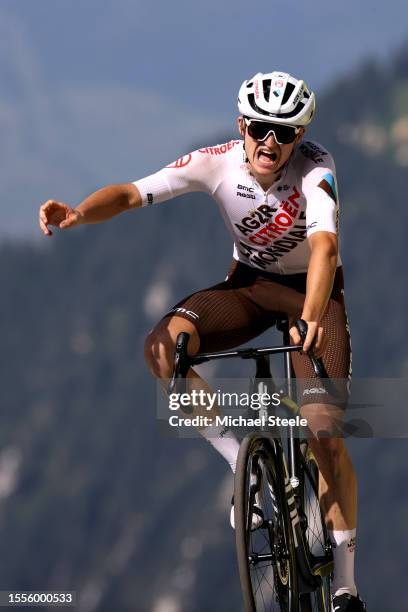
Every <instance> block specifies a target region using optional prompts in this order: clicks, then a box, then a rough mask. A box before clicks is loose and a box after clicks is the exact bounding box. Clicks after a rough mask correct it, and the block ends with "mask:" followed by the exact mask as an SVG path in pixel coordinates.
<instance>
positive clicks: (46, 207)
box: [39, 200, 82, 236]
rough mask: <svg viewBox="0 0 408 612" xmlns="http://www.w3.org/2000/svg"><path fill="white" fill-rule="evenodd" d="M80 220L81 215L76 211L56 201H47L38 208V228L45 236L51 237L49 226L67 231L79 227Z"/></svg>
mask: <svg viewBox="0 0 408 612" xmlns="http://www.w3.org/2000/svg"><path fill="white" fill-rule="evenodd" d="M81 220H82V217H81V214H80V213H79V212H78V211H77V210H75V209H73V208H71V207H70V206H68V205H67V204H63V203H62V202H57V201H56V200H48V201H47V202H45V203H44V204H43V205H42V206H41V207H40V218H39V222H40V227H41V229H42V231H43V232H44V234H45V235H46V236H52V231H51V230H50V229H48V226H49V225H53V226H54V227H59V228H60V229H67V228H69V227H75V226H76V225H80V223H81Z"/></svg>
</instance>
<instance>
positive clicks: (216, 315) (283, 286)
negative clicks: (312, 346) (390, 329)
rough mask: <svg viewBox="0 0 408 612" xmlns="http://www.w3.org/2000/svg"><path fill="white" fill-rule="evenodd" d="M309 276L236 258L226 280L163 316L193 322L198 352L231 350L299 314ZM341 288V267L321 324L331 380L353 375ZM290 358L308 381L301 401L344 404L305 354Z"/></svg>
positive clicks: (344, 378)
mask: <svg viewBox="0 0 408 612" xmlns="http://www.w3.org/2000/svg"><path fill="white" fill-rule="evenodd" d="M306 276H307V275H306V273H301V274H288V275H280V274H274V273H269V272H263V271H261V270H257V269H256V268H252V267H249V266H247V265H245V264H243V263H241V262H237V261H235V260H234V261H233V263H232V266H231V268H230V271H229V273H228V276H227V278H226V279H225V281H223V282H222V283H218V284H217V285H214V286H212V287H209V288H208V289H203V290H202V291H198V292H196V293H193V294H192V295H190V296H188V297H187V298H185V299H183V300H181V301H180V302H178V304H176V305H175V306H174V308H172V309H171V311H170V312H168V313H167V314H166V315H165V317H168V316H174V315H176V316H179V317H183V318H185V319H188V320H189V321H191V322H193V323H194V325H195V326H196V328H197V330H198V333H199V336H200V352H210V351H221V350H226V349H230V348H233V347H236V346H239V345H240V344H243V343H245V342H248V341H249V340H251V339H252V338H255V337H256V336H258V335H260V334H261V333H263V332H264V331H265V330H267V329H268V328H269V327H271V326H273V325H274V324H275V322H276V319H277V317H279V316H282V315H285V316H287V317H289V320H292V319H297V318H299V317H300V315H301V313H302V309H303V303H304V299H305V293H306ZM343 288H344V281H343V271H342V268H341V267H339V268H337V270H336V274H335V278H334V284H333V290H332V292H331V296H330V300H329V303H328V306H327V309H326V312H325V314H324V316H323V319H322V321H321V324H322V326H323V328H324V331H325V334H326V337H327V339H328V343H327V347H326V349H325V352H324V354H323V362H324V364H325V366H326V369H327V372H328V374H329V376H330V378H335V379H342V380H344V381H347V380H348V379H349V377H350V373H351V367H350V366H351V345H350V335H349V327H348V321H347V315H346V310H345V304H344V289H343ZM291 359H292V364H293V367H294V370H295V374H296V378H298V379H307V382H306V381H305V382H304V388H303V393H302V396H303V397H302V398H300V403H301V404H302V405H304V404H312V403H313V404H315V403H319V404H320V403H324V404H334V405H337V406H341V407H345V401H342V402H339V400H338V399H335V398H331V397H330V396H328V395H327V394H325V393H324V391H323V390H322V388H321V384H320V385H318V384H317V383H318V379H316V376H315V374H314V371H313V369H312V366H311V363H310V360H309V358H308V357H307V356H306V355H301V354H300V353H292V354H291ZM344 384H345V383H344ZM322 391H323V392H322Z"/></svg>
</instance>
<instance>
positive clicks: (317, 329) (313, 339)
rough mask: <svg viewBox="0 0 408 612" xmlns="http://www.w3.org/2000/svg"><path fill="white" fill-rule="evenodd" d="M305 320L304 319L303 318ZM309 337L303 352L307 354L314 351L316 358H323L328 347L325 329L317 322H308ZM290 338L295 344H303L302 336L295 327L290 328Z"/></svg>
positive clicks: (307, 336) (304, 344)
mask: <svg viewBox="0 0 408 612" xmlns="http://www.w3.org/2000/svg"><path fill="white" fill-rule="evenodd" d="M302 318H303V317H302ZM306 323H307V335H306V339H305V341H304V343H303V350H304V352H305V353H307V352H308V351H309V350H310V349H312V350H313V355H314V356H315V357H321V356H322V355H323V353H324V350H325V348H326V345H327V338H326V335H325V334H324V331H323V327H322V325H321V324H320V323H318V322H317V321H306ZM290 337H291V338H292V341H293V342H294V344H301V343H302V340H301V337H300V334H299V332H298V330H297V329H296V327H295V326H293V327H291V328H290Z"/></svg>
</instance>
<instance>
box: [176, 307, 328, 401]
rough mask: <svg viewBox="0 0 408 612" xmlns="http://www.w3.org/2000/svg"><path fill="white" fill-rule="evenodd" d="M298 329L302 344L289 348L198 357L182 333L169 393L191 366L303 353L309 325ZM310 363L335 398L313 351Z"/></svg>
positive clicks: (302, 324) (301, 324)
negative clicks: (190, 353) (234, 358)
mask: <svg viewBox="0 0 408 612" xmlns="http://www.w3.org/2000/svg"><path fill="white" fill-rule="evenodd" d="M295 326H296V329H297V330H298V332H299V335H300V337H301V339H302V344H291V345H289V346H277V347H267V348H256V349H252V348H244V349H237V350H235V351H224V352H215V353H201V354H198V355H192V356H190V355H188V354H187V345H188V340H189V338H190V335H189V334H188V333H187V332H181V333H180V334H179V335H178V336H177V341H176V350H175V359H174V370H173V376H172V378H171V380H170V383H169V385H168V393H169V394H170V393H173V391H174V389H175V386H176V381H177V379H182V378H185V377H186V375H187V372H188V370H189V368H190V366H193V365H198V364H200V363H205V362H206V361H210V360H214V359H223V358H228V357H241V359H256V358H257V357H260V356H261V355H271V354H274V353H287V352H293V351H301V350H302V349H303V343H304V341H305V339H306V335H307V323H306V321H304V320H303V319H299V320H297V321H296V322H295ZM307 355H308V357H309V358H310V361H311V363H312V365H313V370H314V372H315V374H316V376H318V378H320V379H323V380H324V386H325V387H326V390H327V391H328V393H330V394H331V395H333V396H337V395H338V391H337V390H336V388H335V386H334V384H333V383H332V381H331V380H330V378H329V376H328V374H327V370H326V368H325V367H324V364H323V361H322V360H321V359H319V358H317V357H315V356H314V355H313V353H312V351H308V353H307Z"/></svg>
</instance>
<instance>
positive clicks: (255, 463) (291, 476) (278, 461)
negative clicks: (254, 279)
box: [168, 318, 335, 612]
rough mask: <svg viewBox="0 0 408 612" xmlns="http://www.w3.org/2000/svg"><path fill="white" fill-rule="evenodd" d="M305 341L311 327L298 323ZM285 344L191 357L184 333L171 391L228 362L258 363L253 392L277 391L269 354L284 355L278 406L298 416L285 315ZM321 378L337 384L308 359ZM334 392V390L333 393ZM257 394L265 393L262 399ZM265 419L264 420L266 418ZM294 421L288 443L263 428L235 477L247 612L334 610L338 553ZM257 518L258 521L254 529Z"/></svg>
mask: <svg viewBox="0 0 408 612" xmlns="http://www.w3.org/2000/svg"><path fill="white" fill-rule="evenodd" d="M296 325H297V328H298V331H299V333H300V335H301V338H302V340H303V341H304V339H305V337H306V333H307V325H306V323H305V322H304V321H302V320H299V321H297V322H296ZM277 328H278V329H279V330H280V331H282V332H283V342H284V345H283V346H278V347H265V348H243V349H237V350H235V351H220V352H214V353H201V354H197V355H194V356H189V355H187V344H188V339H189V335H188V334H187V333H181V334H179V336H178V338H177V342H176V350H175V361H174V371H173V377H172V379H171V381H170V384H169V387H168V392H169V393H172V392H173V391H174V389H175V388H176V387H177V389H178V388H179V387H178V385H179V384H180V381H181V380H183V379H184V381H185V376H186V374H187V372H188V369H189V368H190V367H191V366H194V365H199V364H202V363H205V362H208V361H212V360H219V359H226V358H241V359H254V360H255V362H256V373H255V378H254V379H252V382H251V389H250V392H251V393H252V392H255V391H256V392H258V393H262V394H265V393H268V395H269V396H271V395H272V392H275V391H276V387H275V384H274V381H273V377H272V373H271V369H270V364H269V355H272V354H277V353H284V356H285V359H284V366H285V380H286V387H287V388H286V389H285V390H284V389H281V390H280V391H279V397H280V403H281V405H283V406H285V407H286V409H287V410H289V411H290V412H291V413H293V414H298V412H299V409H298V406H297V404H296V402H295V389H294V384H293V370H292V365H291V362H290V353H291V352H292V351H300V350H302V347H303V345H302V344H300V345H291V344H290V337H289V322H288V320H287V319H286V318H281V319H279V320H278V322H277ZM309 357H310V358H311V360H312V364H313V368H314V371H315V373H316V375H317V376H318V377H319V378H320V380H321V381H323V380H325V383H324V384H325V386H326V389H327V390H328V391H329V392H333V386H332V384H331V382H330V380H329V379H328V376H327V372H326V371H325V368H324V366H323V364H322V362H321V360H319V359H316V358H314V357H313V355H311V354H309ZM334 392H335V390H334ZM259 397H260V396H259ZM269 408H270V407H269V406H266V405H264V404H261V407H260V409H259V418H260V419H261V422H264V423H267V422H268V421H267V417H268V416H269V412H268V410H269ZM262 417H264V418H262ZM295 434H296V432H295V427H294V426H293V425H291V424H289V428H288V436H287V440H286V445H285V444H284V442H283V440H282V437H281V435H280V433H279V432H278V433H276V432H275V433H274V434H273V435H271V432H270V431H269V429H268V426H267V425H266V424H265V425H262V426H261V427H260V428H259V430H258V431H255V432H251V433H249V434H247V435H246V436H245V437H244V439H243V440H242V442H241V445H240V450H239V454H238V461H237V467H236V473H235V479H234V515H235V536H236V550H237V559H238V569H239V576H240V583H241V590H242V595H243V600H244V606H245V611H246V612H267V611H269V610H270V611H272V612H273V611H278V610H280V611H282V612H329V611H330V609H331V594H330V576H331V574H332V572H333V554H332V550H331V543H330V540H329V537H328V534H327V529H326V525H325V522H324V518H323V514H322V511H321V508H320V504H319V498H318V466H317V463H316V460H315V458H314V457H313V454H312V453H311V451H310V448H309V446H308V442H307V438H303V439H302V438H299V437H297V436H296V435H295ZM254 514H257V515H258V517H259V516H261V519H260V520H261V523H260V524H259V525H258V526H257V527H256V528H253V524H252V519H253V516H254Z"/></svg>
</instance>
